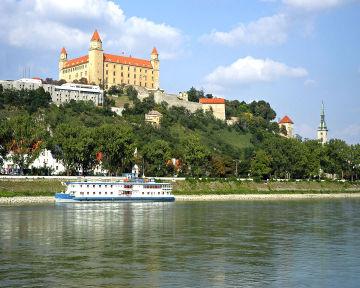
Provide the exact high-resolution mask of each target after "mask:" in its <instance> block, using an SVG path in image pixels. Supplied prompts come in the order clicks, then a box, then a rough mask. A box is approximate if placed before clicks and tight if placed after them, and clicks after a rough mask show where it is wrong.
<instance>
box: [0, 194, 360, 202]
mask: <svg viewBox="0 0 360 288" xmlns="http://www.w3.org/2000/svg"><path fill="white" fill-rule="evenodd" d="M349 198H357V199H360V193H337V194H335V193H323V194H319V193H318V194H311V193H307V194H227V195H214V194H213V195H177V196H176V201H177V202H185V201H282V200H286V201H290V200H321V199H349ZM46 203H55V198H54V197H53V196H27V197H24V196H18V197H0V205H24V204H46Z"/></svg>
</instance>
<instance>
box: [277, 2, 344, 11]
mask: <svg viewBox="0 0 360 288" xmlns="http://www.w3.org/2000/svg"><path fill="white" fill-rule="evenodd" d="M349 2H350V0H283V3H284V4H285V5H287V6H289V7H292V8H295V9H300V10H305V11H320V10H325V9H330V8H335V7H337V6H340V5H343V4H346V3H349Z"/></svg>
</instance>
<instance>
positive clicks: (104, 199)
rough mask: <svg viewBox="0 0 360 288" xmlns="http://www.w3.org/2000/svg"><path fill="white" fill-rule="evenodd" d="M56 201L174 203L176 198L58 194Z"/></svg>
mask: <svg viewBox="0 0 360 288" xmlns="http://www.w3.org/2000/svg"><path fill="white" fill-rule="evenodd" d="M55 201H56V202H61V203H75V202H76V203H81V202H82V203H86V202H174V201H175V197H174V196H170V197H146V196H145V197H136V196H119V197H74V196H71V195H69V194H66V193H56V194H55Z"/></svg>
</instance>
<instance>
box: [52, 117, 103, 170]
mask: <svg viewBox="0 0 360 288" xmlns="http://www.w3.org/2000/svg"><path fill="white" fill-rule="evenodd" d="M95 137H96V135H95V131H94V129H91V128H87V127H84V126H79V125H77V124H70V123H69V124H61V125H59V126H58V127H57V128H56V129H55V131H54V135H53V137H52V145H51V146H52V147H51V148H52V151H53V153H54V156H55V157H56V158H57V159H59V160H62V161H63V163H64V166H65V167H66V169H67V172H68V174H69V173H70V172H72V173H74V172H75V171H76V170H79V169H80V170H81V171H83V173H84V174H85V175H86V174H87V173H88V172H89V171H90V170H92V169H93V168H94V166H95V164H96V153H97V149H96V148H97V147H96V141H95Z"/></svg>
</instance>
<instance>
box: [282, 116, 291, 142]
mask: <svg viewBox="0 0 360 288" xmlns="http://www.w3.org/2000/svg"><path fill="white" fill-rule="evenodd" d="M293 125H294V122H293V121H292V120H291V119H290V117H289V116H285V117H283V118H282V119H281V120H280V121H279V127H280V128H282V127H284V128H285V130H286V134H285V133H282V132H281V130H280V134H281V135H282V136H284V137H287V138H293V137H294V127H293Z"/></svg>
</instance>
